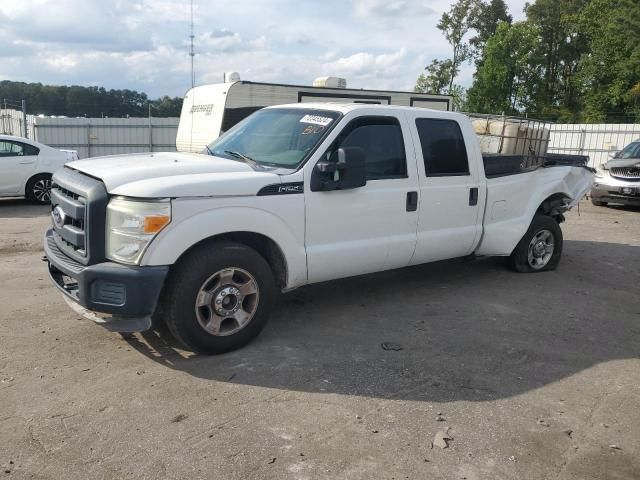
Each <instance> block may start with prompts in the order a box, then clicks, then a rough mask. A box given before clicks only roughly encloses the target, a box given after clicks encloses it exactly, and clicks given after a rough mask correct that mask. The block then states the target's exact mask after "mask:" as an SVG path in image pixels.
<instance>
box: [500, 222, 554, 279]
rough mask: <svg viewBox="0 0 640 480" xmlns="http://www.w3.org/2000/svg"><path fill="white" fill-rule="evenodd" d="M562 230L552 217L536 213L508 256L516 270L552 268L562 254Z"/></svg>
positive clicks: (525, 271) (537, 270)
mask: <svg viewBox="0 0 640 480" xmlns="http://www.w3.org/2000/svg"><path fill="white" fill-rule="evenodd" d="M562 242H563V239H562V230H561V229H560V225H558V222H556V221H555V220H554V219H553V218H551V217H549V216H547V215H536V216H535V217H533V221H532V222H531V225H530V226H529V229H528V230H527V232H526V233H525V234H524V236H523V237H522V239H521V240H520V242H519V243H518V245H516V248H515V249H514V250H513V252H512V253H511V257H510V258H509V260H510V264H511V267H512V268H513V269H514V270H516V271H517V272H522V273H534V272H544V271H546V270H554V269H555V268H556V267H557V266H558V263H559V262H560V256H561V255H562Z"/></svg>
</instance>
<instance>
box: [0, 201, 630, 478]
mask: <svg viewBox="0 0 640 480" xmlns="http://www.w3.org/2000/svg"><path fill="white" fill-rule="evenodd" d="M48 223H49V220H48V216H47V209H46V208H45V207H36V206H31V205H28V204H26V203H25V202H24V201H21V200H12V199H10V200H0V258H1V259H2V262H1V263H0V268H1V271H2V286H3V287H2V289H1V290H0V382H1V383H0V406H1V408H0V478H42V479H45V478H47V479H49V478H55V479H61V478H64V479H76V478H77V479H87V478H91V479H101V478H124V477H127V478H148V479H160V478H176V479H178V478H179V479H185V478H189V479H191V478H211V479H243V480H244V479H287V478H291V479H324V478H326V479H378V478H386V479H425V478H435V479H465V478H466V479H469V480H472V479H491V480H494V479H502V478H508V479H519V480H520V479H527V480H532V479H544V478H546V479H551V478H554V479H555V478H563V479H596V478H598V479H600V478H603V479H604V478H608V479H631V478H634V479H637V478H640V435H639V432H640V395H639V394H640V361H639V356H640V322H639V321H640V295H639V294H640V287H639V285H640V210H632V209H621V208H602V207H593V206H591V204H589V203H587V202H583V203H582V204H581V214H580V216H578V212H577V211H574V212H571V214H570V215H569V216H568V221H567V223H565V224H563V231H564V234H565V240H566V241H565V251H564V256H563V260H562V262H561V264H560V267H559V269H558V270H557V271H555V272H549V273H542V274H533V275H523V274H516V273H512V272H510V271H508V270H506V269H505V268H504V265H503V263H502V262H501V261H500V260H499V259H486V260H479V261H474V262H466V263H465V262H462V261H459V260H456V261H449V262H440V263H437V264H431V265H425V266H419V267H412V268H408V269H403V270H396V271H391V272H385V273H380V274H375V275H367V276H363V277H357V278H352V279H346V280H340V281H336V282H331V283H325V284H320V285H314V286H309V287H305V288H302V289H300V290H297V291H294V292H292V293H290V294H287V295H285V296H283V297H282V299H281V301H280V306H279V308H278V311H277V312H276V314H275V315H274V316H273V318H272V320H271V322H270V324H269V325H268V326H267V328H266V329H265V331H264V332H263V334H262V335H261V336H260V337H259V338H258V339H257V340H256V341H255V342H254V343H252V344H251V345H249V346H247V347H245V348H244V349H242V350H240V351H237V352H234V353H231V354H226V355H222V356H218V357H203V356H194V355H192V354H190V353H189V352H185V351H182V350H179V349H178V348H176V347H175V345H173V344H172V343H171V342H170V341H169V342H167V341H165V340H163V339H162V337H159V336H158V334H157V333H153V332H152V333H148V334H144V335H134V336H131V337H129V338H123V337H121V336H119V335H118V334H113V333H109V332H107V331H105V330H103V329H102V328H101V327H100V326H98V325H94V324H92V323H91V322H89V321H86V320H83V319H80V318H79V317H78V316H77V315H75V314H74V313H73V312H72V311H71V310H70V309H69V308H68V307H67V306H66V304H65V303H64V301H63V300H62V298H61V297H60V294H59V293H58V292H57V291H56V290H55V289H54V288H53V287H52V286H51V285H50V282H49V280H48V277H47V274H46V269H45V265H44V264H43V263H42V262H41V260H40V259H41V257H42V252H41V237H42V234H43V232H44V230H45V229H46V228H47V225H48ZM384 342H391V343H393V344H397V345H398V346H399V347H401V348H402V349H401V350H396V351H394V350H384V349H383V348H381V344H382V343H384ZM447 431H448V436H449V437H450V438H452V440H450V441H449V443H448V448H446V449H441V448H439V447H438V446H435V447H433V448H432V447H431V444H432V442H433V440H434V437H435V436H436V435H437V434H438V432H447Z"/></svg>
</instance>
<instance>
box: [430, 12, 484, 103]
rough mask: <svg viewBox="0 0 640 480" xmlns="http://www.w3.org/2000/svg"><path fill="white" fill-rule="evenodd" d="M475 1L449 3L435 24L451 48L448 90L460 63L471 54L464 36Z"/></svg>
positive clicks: (467, 29) (468, 26)
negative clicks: (447, 9)
mask: <svg viewBox="0 0 640 480" xmlns="http://www.w3.org/2000/svg"><path fill="white" fill-rule="evenodd" d="M475 1H476V0H458V1H457V2H456V3H454V4H453V5H451V9H450V10H449V11H448V12H444V13H443V14H442V17H440V21H439V22H438V25H437V27H438V29H439V30H440V31H441V32H442V33H443V34H444V37H445V38H446V39H447V42H449V45H451V48H452V49H453V56H452V57H451V77H450V78H449V90H448V91H451V89H452V88H453V81H454V80H455V78H456V76H457V75H458V72H459V71H460V65H462V64H463V63H464V62H466V61H467V60H468V59H469V57H470V54H471V49H470V47H469V44H468V43H466V42H465V41H464V37H465V35H466V34H467V32H468V31H469V28H470V25H469V19H470V14H471V11H472V7H473V6H474V5H475Z"/></svg>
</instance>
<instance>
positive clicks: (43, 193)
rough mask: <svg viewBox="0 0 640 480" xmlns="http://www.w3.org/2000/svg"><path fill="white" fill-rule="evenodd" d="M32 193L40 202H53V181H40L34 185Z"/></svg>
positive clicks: (46, 179) (44, 179) (45, 179)
mask: <svg viewBox="0 0 640 480" xmlns="http://www.w3.org/2000/svg"><path fill="white" fill-rule="evenodd" d="M31 191H32V192H33V196H34V197H35V199H36V200H38V201H39V202H49V201H51V180H49V179H48V178H42V179H40V180H38V181H37V182H36V183H34V184H33V188H32V190H31Z"/></svg>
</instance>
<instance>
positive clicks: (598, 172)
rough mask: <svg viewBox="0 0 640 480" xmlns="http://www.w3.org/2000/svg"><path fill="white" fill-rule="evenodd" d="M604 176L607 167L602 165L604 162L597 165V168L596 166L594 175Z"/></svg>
mask: <svg viewBox="0 0 640 480" xmlns="http://www.w3.org/2000/svg"><path fill="white" fill-rule="evenodd" d="M606 176H607V169H606V168H605V167H604V164H600V165H598V168H596V177H597V178H604V177H606Z"/></svg>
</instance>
